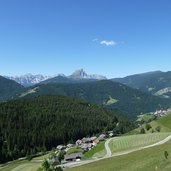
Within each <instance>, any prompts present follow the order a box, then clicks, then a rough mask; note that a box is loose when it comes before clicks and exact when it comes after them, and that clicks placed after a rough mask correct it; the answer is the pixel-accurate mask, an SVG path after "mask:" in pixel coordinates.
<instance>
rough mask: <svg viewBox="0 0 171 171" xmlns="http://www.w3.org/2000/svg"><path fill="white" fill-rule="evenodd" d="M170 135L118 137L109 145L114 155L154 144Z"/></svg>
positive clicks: (154, 134)
mask: <svg viewBox="0 0 171 171" xmlns="http://www.w3.org/2000/svg"><path fill="white" fill-rule="evenodd" d="M169 135H171V133H153V134H152V133H151V134H139V135H128V136H122V137H116V139H113V141H111V142H110V143H109V147H110V149H111V152H112V154H114V153H116V152H121V151H129V150H132V149H136V148H139V147H144V146H147V145H150V144H154V143H156V142H158V141H160V140H163V139H164V138H166V137H167V136H169Z"/></svg>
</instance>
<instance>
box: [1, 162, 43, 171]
mask: <svg viewBox="0 0 171 171" xmlns="http://www.w3.org/2000/svg"><path fill="white" fill-rule="evenodd" d="M40 165H41V162H36V161H30V162H29V161H26V160H23V161H18V162H15V163H12V164H9V165H8V166H7V167H4V168H3V169H0V171H36V170H37V169H38V168H39V167H40Z"/></svg>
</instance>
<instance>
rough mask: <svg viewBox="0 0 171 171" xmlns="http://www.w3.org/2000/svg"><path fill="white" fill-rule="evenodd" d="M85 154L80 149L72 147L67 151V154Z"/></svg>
mask: <svg viewBox="0 0 171 171" xmlns="http://www.w3.org/2000/svg"><path fill="white" fill-rule="evenodd" d="M79 152H83V150H82V149H81V148H80V147H72V148H70V149H69V150H68V151H67V154H72V153H79Z"/></svg>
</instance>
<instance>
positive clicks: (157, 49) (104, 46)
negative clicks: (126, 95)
mask: <svg viewBox="0 0 171 171" xmlns="http://www.w3.org/2000/svg"><path fill="white" fill-rule="evenodd" d="M79 68H84V70H85V71H87V73H89V74H93V73H96V74H102V75H105V76H107V77H109V78H112V77H120V76H126V75H130V74H135V73H141V72H146V71H154V70H163V71H167V70H171V0H0V75H22V74H26V73H33V74H39V73H40V74H44V75H55V74H58V73H64V74H66V75H69V74H71V73H72V72H73V71H74V70H76V69H79Z"/></svg>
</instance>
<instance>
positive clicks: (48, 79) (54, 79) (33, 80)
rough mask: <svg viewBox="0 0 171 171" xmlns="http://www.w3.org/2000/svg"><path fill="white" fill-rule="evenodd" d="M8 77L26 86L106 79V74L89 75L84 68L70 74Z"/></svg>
mask: <svg viewBox="0 0 171 171" xmlns="http://www.w3.org/2000/svg"><path fill="white" fill-rule="evenodd" d="M4 77H5V78H7V79H10V80H14V81H16V82H18V83H19V84H21V85H23V86H24V87H30V86H33V85H35V84H39V83H78V82H87V81H92V80H105V79H107V78H106V77H105V76H101V75H97V74H93V75H88V74H87V73H86V72H85V71H84V70H83V69H79V70H76V71H75V72H73V74H71V75H70V76H65V75H64V74H58V75H57V76H43V75H41V74H37V75H33V74H25V75H21V76H4Z"/></svg>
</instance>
